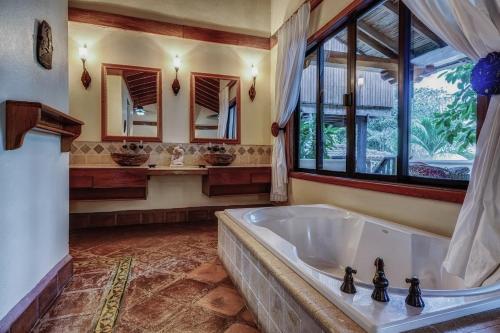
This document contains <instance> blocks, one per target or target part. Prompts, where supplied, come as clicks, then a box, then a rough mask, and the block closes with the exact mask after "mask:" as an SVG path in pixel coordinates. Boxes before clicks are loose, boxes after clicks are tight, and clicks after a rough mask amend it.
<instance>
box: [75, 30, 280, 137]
mask: <svg viewBox="0 0 500 333" xmlns="http://www.w3.org/2000/svg"><path fill="white" fill-rule="evenodd" d="M84 43H86V44H87V46H88V49H89V59H88V61H87V66H88V70H89V72H90V75H91V76H92V84H91V86H90V88H89V89H88V90H85V89H84V88H83V86H82V84H81V82H80V76H81V71H82V64H81V61H80V59H79V56H78V48H79V46H81V45H83V44H84ZM68 47H69V80H70V86H69V87H70V114H71V115H73V116H75V117H77V118H79V119H82V120H83V121H85V126H84V127H83V132H82V135H81V136H80V137H79V138H78V139H79V140H82V141H99V140H100V138H101V121H100V119H101V118H100V109H101V107H100V97H101V92H100V87H101V84H100V81H101V63H114V64H123V65H136V66H145V67H156V68H161V69H162V79H163V82H162V84H163V96H162V98H163V100H162V101H163V115H164V117H163V141H164V142H179V143H187V142H189V89H190V88H189V86H190V72H205V73H215V74H226V75H234V76H239V77H240V79H241V102H242V108H241V109H242V110H241V125H242V130H241V132H242V133H241V143H242V144H260V145H267V144H270V142H271V138H270V137H271V135H270V131H269V128H270V124H271V121H270V117H269V113H270V102H271V100H270V89H269V84H270V51H266V50H259V49H253V48H247V47H239V46H230V45H223V44H215V43H206V42H199V41H193V40H187V39H179V38H174V37H167V36H160V35H153V34H145V33H139V32H133V31H124V30H119V29H114V28H103V27H98V26H93V25H87V24H82V23H74V22H70V23H69V46H68ZM176 54H178V55H179V57H180V58H181V60H182V67H181V69H180V71H179V81H180V83H181V90H180V92H179V94H178V95H177V96H175V95H174V94H173V92H172V89H171V85H172V81H173V79H174V78H175V71H174V69H173V64H172V63H173V58H174V57H175V55H176ZM252 64H255V66H256V67H257V68H258V71H259V75H258V77H257V97H256V98H255V100H254V101H253V102H251V100H250V98H249V96H248V89H249V88H250V85H251V83H252V79H251V75H250V68H251V65H252Z"/></svg>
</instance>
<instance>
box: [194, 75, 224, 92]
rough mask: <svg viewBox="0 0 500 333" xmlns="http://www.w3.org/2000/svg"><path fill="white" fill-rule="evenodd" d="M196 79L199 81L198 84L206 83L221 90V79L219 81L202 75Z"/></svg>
mask: <svg viewBox="0 0 500 333" xmlns="http://www.w3.org/2000/svg"><path fill="white" fill-rule="evenodd" d="M196 81H198V82H196V83H197V84H206V85H209V86H211V87H213V88H214V89H217V91H219V90H220V81H218V80H215V79H209V78H204V77H201V76H200V77H197V78H196ZM196 83H195V84H196Z"/></svg>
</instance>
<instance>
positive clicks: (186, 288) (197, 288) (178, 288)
mask: <svg viewBox="0 0 500 333" xmlns="http://www.w3.org/2000/svg"><path fill="white" fill-rule="evenodd" d="M209 289H210V288H209V286H208V285H207V284H205V283H202V282H199V281H193V280H188V279H183V280H180V281H177V282H175V283H173V284H171V285H169V286H168V287H165V288H163V289H161V290H158V291H157V292H156V294H158V295H162V296H165V297H169V298H171V299H175V300H177V301H178V302H182V303H191V302H193V301H196V300H198V299H200V298H201V297H203V296H205V295H206V294H207V293H208V291H209Z"/></svg>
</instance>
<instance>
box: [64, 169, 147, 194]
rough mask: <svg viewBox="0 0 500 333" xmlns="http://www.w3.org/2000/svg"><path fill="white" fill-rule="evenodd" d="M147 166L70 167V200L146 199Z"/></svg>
mask: <svg viewBox="0 0 500 333" xmlns="http://www.w3.org/2000/svg"><path fill="white" fill-rule="evenodd" d="M147 171H148V169H147V168H105V167H103V168H70V171H69V188H70V192H69V197H70V199H71V200H106V199H146V197H147V188H148V176H147Z"/></svg>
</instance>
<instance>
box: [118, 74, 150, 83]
mask: <svg viewBox="0 0 500 333" xmlns="http://www.w3.org/2000/svg"><path fill="white" fill-rule="evenodd" d="M125 79H126V80H127V81H129V82H137V81H138V80H142V79H154V80H156V73H140V74H133V75H125Z"/></svg>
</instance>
